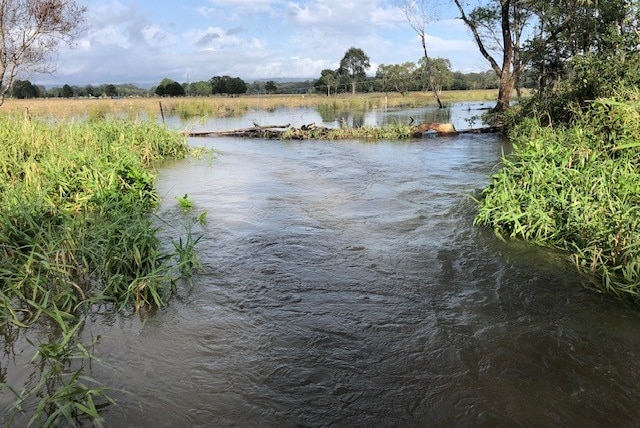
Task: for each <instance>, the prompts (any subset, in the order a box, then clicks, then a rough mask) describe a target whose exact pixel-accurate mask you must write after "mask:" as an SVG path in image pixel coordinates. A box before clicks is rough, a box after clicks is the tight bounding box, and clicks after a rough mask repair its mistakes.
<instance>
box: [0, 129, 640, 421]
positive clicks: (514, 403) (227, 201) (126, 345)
mask: <svg viewBox="0 0 640 428" xmlns="http://www.w3.org/2000/svg"><path fill="white" fill-rule="evenodd" d="M305 119H306V118H305ZM192 142H193V144H194V145H204V146H207V147H210V148H213V149H215V150H216V151H217V153H218V156H217V158H216V159H215V160H214V161H213V162H208V161H206V160H190V161H181V162H176V163H173V164H170V165H167V166H165V167H164V168H162V170H161V171H160V176H159V182H158V188H159V191H160V193H161V194H162V195H163V197H164V205H163V207H162V209H161V211H160V217H161V218H162V219H163V220H164V221H166V224H167V226H166V227H169V233H173V234H174V235H175V236H179V235H181V234H182V233H183V230H182V229H181V226H179V225H180V224H182V223H184V222H185V221H186V220H188V218H189V217H192V216H195V215H198V214H199V213H201V212H203V211H206V212H207V220H206V224H205V226H204V227H202V233H203V238H202V240H201V242H200V244H199V246H198V248H199V250H200V254H201V257H202V262H203V270H202V271H201V272H200V273H199V274H198V275H196V277H195V278H194V281H193V288H192V289H190V290H188V291H182V292H181V297H180V298H178V299H176V300H174V301H173V302H172V303H171V305H170V306H169V307H168V308H166V309H163V310H160V311H158V312H157V313H155V314H154V315H152V316H148V317H146V318H145V319H144V322H143V321H142V320H141V319H140V318H139V317H136V316H107V315H95V316H92V317H91V319H90V320H88V322H87V324H86V326H85V330H84V333H83V334H84V336H85V337H86V338H87V339H88V338H91V337H97V336H100V339H99V341H98V344H97V346H96V349H95V350H96V353H97V354H98V356H99V357H100V358H102V359H103V361H104V362H105V363H106V364H107V365H108V367H102V366H100V365H95V366H94V367H93V373H92V375H93V376H94V377H96V378H98V379H100V380H101V381H102V382H104V383H105V384H107V385H110V386H112V387H115V388H122V389H124V390H126V391H129V392H130V393H131V395H127V394H124V393H123V394H117V393H116V397H117V398H118V400H119V404H118V405H117V406H112V407H110V408H107V409H106V410H105V412H104V416H105V419H106V423H107V425H108V426H113V427H125V426H126V427H187V426H189V427H228V426H237V427H245V426H260V427H263V426H273V427H287V426H291V427H297V426H300V427H306V426H309V427H316V426H332V427H364V426H367V427H368V426H371V427H400V426H402V427H424V426H491V427H493V426H509V427H511V426H535V427H541V426H580V427H586V426H603V425H606V426H635V425H636V424H637V423H638V421H639V420H640V382H639V380H640V378H639V376H640V358H638V357H639V356H640V335H638V334H637V332H638V331H640V312H639V311H638V309H637V308H635V307H632V306H630V305H627V304H624V303H622V302H619V301H616V300H614V299H611V298H607V297H604V296H601V295H599V294H597V293H596V292H594V291H593V290H590V289H588V288H587V287H586V284H587V283H586V282H585V281H584V280H581V279H580V278H579V277H578V276H577V275H576V274H575V272H574V271H573V270H572V269H571V267H569V266H567V264H566V261H565V260H564V259H563V258H562V257H561V256H559V255H556V254H553V253H549V252H547V251H543V250H540V249H536V248H532V247H530V246H527V245H524V244H521V243H517V242H510V243H505V242H502V241H500V240H498V239H497V238H496V237H495V236H494V235H493V233H492V232H491V231H487V230H485V229H482V228H478V227H474V226H473V217H474V213H475V203H474V202H473V200H472V199H471V198H470V195H474V194H476V193H477V191H478V189H480V188H482V187H483V186H485V185H486V184H487V183H488V181H489V177H490V175H491V173H492V172H493V171H495V168H497V167H499V163H498V162H499V156H500V154H501V153H502V151H503V150H508V142H506V141H504V140H502V139H500V138H499V137H498V136H495V135H461V136H458V137H452V138H424V139H422V140H413V141H410V142H392V141H381V142H374V143H367V142H359V141H339V142H327V141H301V142H286V141H284V142H283V141H264V140H242V139H235V138H227V139H222V138H211V139H198V140H192ZM185 193H187V194H188V195H189V198H190V199H191V200H193V201H194V202H195V210H194V212H193V213H190V214H185V213H183V212H182V211H181V210H180V209H179V207H178V206H177V204H176V200H175V198H176V197H178V196H183V195H184V194H185ZM12 354H13V356H12V357H11V358H10V357H7V355H8V354H5V357H4V358H3V360H2V361H3V363H2V364H3V367H4V370H5V376H7V373H6V372H7V369H8V372H9V373H8V377H9V379H11V378H12V376H14V377H16V376H17V375H16V374H14V375H12V374H11V373H20V372H21V371H22V372H23V374H24V372H28V370H29V369H25V368H22V366H21V365H20V364H25V362H26V361H28V357H30V355H28V353H27V352H26V351H24V350H21V349H20V348H18V349H13V350H12ZM22 354H24V355H22ZM31 370H33V368H31Z"/></svg>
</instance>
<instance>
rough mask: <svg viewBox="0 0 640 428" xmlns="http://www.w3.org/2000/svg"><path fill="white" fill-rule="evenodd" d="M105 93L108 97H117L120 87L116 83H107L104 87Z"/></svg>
mask: <svg viewBox="0 0 640 428" xmlns="http://www.w3.org/2000/svg"><path fill="white" fill-rule="evenodd" d="M104 94H105V95H106V96H108V97H117V96H118V89H117V88H116V85H114V84H111V83H109V84H107V85H105V87H104Z"/></svg>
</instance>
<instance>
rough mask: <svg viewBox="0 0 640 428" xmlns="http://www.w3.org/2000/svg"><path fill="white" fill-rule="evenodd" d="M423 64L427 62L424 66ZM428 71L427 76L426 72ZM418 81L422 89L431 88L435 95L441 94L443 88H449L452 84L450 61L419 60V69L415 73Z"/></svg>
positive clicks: (440, 59)
mask: <svg viewBox="0 0 640 428" xmlns="http://www.w3.org/2000/svg"><path fill="white" fill-rule="evenodd" d="M425 62H429V65H426V64H425ZM426 70H429V71H428V73H429V74H428V75H427V72H426ZM416 74H418V76H419V80H420V81H422V82H423V84H422V88H423V90H425V88H431V90H432V91H433V90H435V91H436V94H439V93H440V92H442V89H443V88H447V87H449V86H451V84H452V83H453V73H452V72H451V61H449V60H448V59H445V58H428V59H427V58H425V57H423V58H421V59H420V68H419V69H418V70H417V71H416Z"/></svg>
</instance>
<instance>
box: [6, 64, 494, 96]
mask: <svg viewBox="0 0 640 428" xmlns="http://www.w3.org/2000/svg"><path fill="white" fill-rule="evenodd" d="M433 61H434V63H435V64H438V65H437V68H436V67H434V68H436V69H437V70H439V73H438V75H437V78H436V80H437V81H438V82H439V83H438V85H439V86H438V90H439V91H442V90H472V89H496V88H497V87H498V83H499V80H498V79H497V77H496V76H495V73H493V71H491V70H487V71H483V72H470V73H462V72H460V71H452V70H451V63H450V62H449V60H446V59H442V58H436V59H434V60H433ZM329 73H330V74H329ZM329 75H331V76H334V77H335V80H333V81H332V80H327V78H328V77H327V76H329ZM352 83H354V84H355V88H356V92H399V93H403V94H404V93H406V92H412V91H422V90H426V89H425V81H424V74H423V73H422V72H421V71H420V69H419V67H418V66H416V65H415V64H414V63H404V64H390V65H381V66H380V67H379V68H378V71H377V72H376V75H375V76H364V77H363V78H358V79H355V80H354V81H349V80H347V79H346V78H345V77H343V76H339V75H338V74H337V73H336V71H335V70H323V71H322V74H321V76H320V77H319V78H318V79H306V80H300V79H299V80H293V81H279V82H276V81H274V80H267V81H261V80H258V81H254V82H252V83H248V82H246V81H244V80H242V79H241V78H239V77H230V76H215V77H213V78H212V79H210V80H202V81H195V82H183V83H178V82H177V81H175V80H172V79H170V78H165V79H163V80H162V81H161V82H160V83H159V84H158V85H157V86H153V87H151V88H146V89H145V88H141V87H139V86H137V85H135V84H131V83H124V84H113V83H108V84H100V85H70V84H64V85H62V86H52V87H49V88H47V87H45V86H43V85H34V84H33V83H31V82H30V81H29V80H16V81H14V83H13V86H12V88H11V89H10V91H9V92H8V95H9V96H10V97H12V98H16V99H28V98H114V97H152V96H160V97H182V96H196V97H206V96H212V95H223V96H235V95H241V94H248V95H255V94H313V93H316V94H325V95H335V94H343V93H349V92H352Z"/></svg>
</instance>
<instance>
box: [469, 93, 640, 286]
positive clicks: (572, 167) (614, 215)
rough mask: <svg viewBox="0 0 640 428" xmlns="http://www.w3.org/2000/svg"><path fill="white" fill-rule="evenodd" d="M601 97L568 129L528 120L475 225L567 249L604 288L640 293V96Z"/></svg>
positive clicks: (484, 198) (578, 114)
mask: <svg viewBox="0 0 640 428" xmlns="http://www.w3.org/2000/svg"><path fill="white" fill-rule="evenodd" d="M627 98H628V99H627V100H625V101H619V100H613V99H608V100H598V101H595V102H593V103H592V105H591V107H590V108H589V109H588V110H586V111H577V112H576V117H577V119H576V120H575V122H574V123H573V124H572V125H571V126H568V127H565V128H556V129H553V128H551V127H542V126H540V124H539V122H538V121H537V120H535V119H527V120H525V121H524V122H523V123H521V124H520V125H519V126H517V127H516V128H515V130H514V132H513V135H512V137H513V140H514V144H515V146H514V153H513V154H512V155H511V156H509V157H507V158H505V159H503V166H504V167H503V168H502V169H501V170H500V171H499V172H498V173H496V174H495V175H494V176H493V181H492V183H491V184H490V185H489V186H488V187H487V188H486V189H485V190H484V191H483V193H482V200H481V206H480V210H479V213H478V215H477V218H476V222H477V223H478V224H483V225H488V226H491V227H493V228H494V229H495V230H496V232H497V233H498V234H500V235H503V236H508V237H514V238H522V239H526V240H530V241H533V242H535V243H538V244H541V245H547V246H552V247H556V248H560V249H562V250H565V251H567V252H568V253H569V254H570V255H571V259H572V261H573V263H574V264H575V266H576V267H577V268H578V269H579V270H580V271H581V272H583V273H586V274H588V276H589V277H592V278H596V279H597V281H596V282H597V284H598V286H599V287H600V288H601V289H602V290H606V291H609V292H613V293H616V294H618V295H631V296H633V297H635V298H638V297H640V96H638V94H637V93H636V94H631V96H628V97H627Z"/></svg>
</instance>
